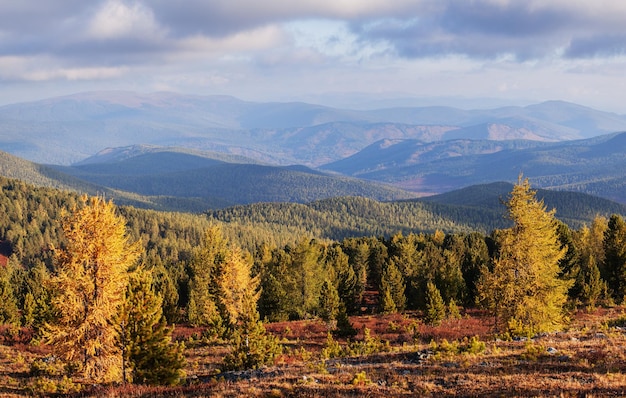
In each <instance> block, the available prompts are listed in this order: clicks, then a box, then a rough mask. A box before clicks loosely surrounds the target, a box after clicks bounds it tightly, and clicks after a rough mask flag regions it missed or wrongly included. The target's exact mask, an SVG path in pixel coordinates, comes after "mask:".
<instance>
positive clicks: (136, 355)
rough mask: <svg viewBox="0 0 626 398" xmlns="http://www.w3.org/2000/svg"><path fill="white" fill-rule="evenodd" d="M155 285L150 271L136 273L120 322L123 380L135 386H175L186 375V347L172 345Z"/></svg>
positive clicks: (133, 275) (118, 321) (132, 279)
mask: <svg viewBox="0 0 626 398" xmlns="http://www.w3.org/2000/svg"><path fill="white" fill-rule="evenodd" d="M152 282H153V281H152V275H151V273H150V272H149V271H146V270H142V269H139V270H137V271H135V272H133V274H132V275H131V277H130V281H129V285H128V289H127V291H126V300H125V302H124V304H123V305H122V308H121V311H120V314H119V317H118V319H117V324H118V328H119V340H118V341H119V345H120V349H121V350H122V352H123V359H124V365H125V366H124V368H123V370H124V373H126V374H125V375H124V376H125V379H130V380H131V381H133V382H134V383H145V384H167V385H174V384H178V383H179V381H180V378H181V377H182V376H183V375H184V373H183V371H182V369H183V367H184V366H185V358H184V356H183V350H184V346H183V345H182V344H179V343H172V338H171V334H172V331H173V328H170V327H168V326H167V323H166V320H165V317H164V316H163V309H162V301H163V300H162V299H161V298H160V297H159V296H157V295H156V294H155V293H154V290H153V288H152Z"/></svg>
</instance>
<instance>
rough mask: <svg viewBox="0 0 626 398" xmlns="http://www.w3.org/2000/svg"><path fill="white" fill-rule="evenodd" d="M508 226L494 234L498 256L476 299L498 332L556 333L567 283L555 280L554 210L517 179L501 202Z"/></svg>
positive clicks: (525, 181)
mask: <svg viewBox="0 0 626 398" xmlns="http://www.w3.org/2000/svg"><path fill="white" fill-rule="evenodd" d="M506 205H507V208H508V215H509V218H510V219H511V220H512V221H513V227H511V228H510V229H507V230H502V231H498V232H497V233H496V234H495V239H496V242H497V243H498V248H499V253H498V255H497V257H496V258H495V260H494V264H493V269H492V270H490V271H487V272H485V273H484V274H483V275H482V277H481V281H480V283H479V297H480V299H481V301H482V303H483V305H484V306H485V307H487V308H488V309H489V310H490V311H491V313H492V314H493V315H494V319H495V320H496V325H497V326H498V328H499V329H500V330H508V331H509V332H512V333H514V334H526V333H536V332H543V331H551V330H555V329H558V328H559V327H560V326H562V324H563V322H564V321H565V317H564V314H563V306H564V304H565V302H566V300H567V291H568V289H569V287H570V286H571V281H567V280H562V279H560V278H559V272H560V268H559V261H560V260H561V258H563V256H564V255H565V251H566V250H567V248H561V245H560V242H559V239H558V234H557V223H556V219H555V217H554V213H555V211H554V210H551V211H548V210H547V209H546V206H545V205H544V203H543V201H539V200H537V198H536V197H535V191H533V190H532V189H531V188H530V183H529V182H528V179H522V177H521V176H520V177H519V181H518V183H517V184H516V185H515V186H514V188H513V191H512V192H511V194H510V197H509V200H508V202H507V203H506Z"/></svg>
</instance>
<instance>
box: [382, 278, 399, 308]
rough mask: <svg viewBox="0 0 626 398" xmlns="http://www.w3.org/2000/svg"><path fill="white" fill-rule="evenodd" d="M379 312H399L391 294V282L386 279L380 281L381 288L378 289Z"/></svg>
mask: <svg viewBox="0 0 626 398" xmlns="http://www.w3.org/2000/svg"><path fill="white" fill-rule="evenodd" d="M378 312H380V313H382V314H395V313H396V312H398V308H397V307H396V303H395V301H394V300H393V297H392V296H391V288H390V287H389V283H388V282H387V281H386V280H384V279H383V280H382V281H381V283H380V289H378Z"/></svg>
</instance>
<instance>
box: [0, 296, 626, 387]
mask: <svg viewBox="0 0 626 398" xmlns="http://www.w3.org/2000/svg"><path fill="white" fill-rule="evenodd" d="M620 317H621V318H620ZM617 319H621V321H622V322H624V320H625V319H626V317H625V316H624V315H623V309H621V308H613V309H603V310H597V311H595V312H593V313H585V312H580V313H578V314H577V315H576V317H575V318H574V319H573V321H572V323H571V325H570V327H569V329H568V330H566V331H564V332H559V333H551V334H545V335H541V336H535V337H534V338H533V339H521V340H510V339H502V338H501V339H497V338H495V337H494V336H493V335H492V334H491V333H490V324H491V319H490V318H488V317H485V316H484V315H483V314H482V313H480V312H472V313H470V314H465V316H464V317H463V318H462V319H459V320H448V321H445V322H444V323H443V324H442V325H441V326H439V327H429V326H426V325H424V324H423V323H421V322H420V321H419V319H418V318H417V317H416V316H414V314H406V315H387V316H382V315H381V316H361V317H355V318H352V321H353V324H354V326H355V327H356V328H357V329H358V330H359V334H358V335H357V336H356V337H354V338H353V339H351V341H348V340H346V339H336V340H332V341H331V343H334V344H335V345H334V348H335V352H334V354H333V350H332V347H331V348H329V342H328V340H327V339H328V337H327V328H326V325H325V324H323V323H321V322H319V321H298V322H281V323H274V324H270V325H268V326H267V327H268V330H270V331H271V332H272V333H274V334H276V335H278V336H280V337H281V338H282V339H283V342H284V343H285V346H286V347H287V349H286V352H285V354H284V355H283V356H282V357H281V359H280V361H279V363H278V364H277V365H276V366H273V367H267V368H263V369H259V370H250V371H240V372H227V373H219V370H218V366H219V364H220V360H221V358H222V357H223V355H224V354H225V352H226V350H227V347H225V346H224V345H219V344H217V345H207V344H204V343H203V342H202V339H201V338H200V336H201V334H202V330H201V329H191V328H182V327H180V328H178V329H177V331H176V337H177V338H178V339H180V340H184V341H186V343H187V346H188V348H187V351H186V354H187V369H186V371H187V374H188V380H187V382H186V384H185V385H183V386H179V387H170V388H166V387H146V386H107V387H91V386H80V380H77V379H73V380H70V379H68V378H64V377H63V374H64V369H62V368H61V366H60V365H59V364H57V363H55V361H54V360H53V359H51V356H50V354H49V352H48V351H47V350H46V347H44V346H37V345H35V344H32V343H29V339H30V337H31V336H29V334H28V330H26V329H22V330H18V329H12V328H6V327H5V328H4V329H2V333H1V334H2V336H3V341H2V345H0V395H1V396H31V395H45V394H46V393H53V392H56V393H57V394H60V395H75V396H128V397H153V396H154V397H155V396H172V397H178V396H192V397H204V396H209V397H230V396H252V397H283V396H284V397H287V396H297V397H318V396H324V397H338V396H354V397H362V396H363V397H396V396H413V395H419V396H565V397H568V396H588V397H599V396H618V395H623V394H624V392H625V391H626V329H623V328H622V327H620V325H621V323H620V322H619V321H618V322H616V321H615V320H617ZM625 323H626V322H625ZM366 329H368V330H370V337H369V340H368V341H369V344H366V343H367V342H364V340H365V335H364V332H365V330H366ZM474 336H477V337H474ZM472 337H473V338H472ZM337 343H338V345H337ZM337 347H341V348H343V349H344V352H343V353H341V354H339V352H338V351H337ZM345 347H352V349H353V351H354V352H357V351H358V350H361V352H371V353H368V354H363V355H354V354H353V355H350V354H346V352H345ZM325 349H326V350H325ZM329 353H330V354H329ZM337 354H339V356H338V357H335V356H334V355H337ZM79 389H80V392H77V391H78V390H79ZM50 395H54V394H50Z"/></svg>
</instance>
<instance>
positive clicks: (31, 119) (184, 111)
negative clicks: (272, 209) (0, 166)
mask: <svg viewBox="0 0 626 398" xmlns="http://www.w3.org/2000/svg"><path fill="white" fill-rule="evenodd" d="M616 131H626V116H624V115H617V114H614V113H609V112H601V111H598V110H594V109H591V108H587V107H583V106H580V105H576V104H571V103H566V102H561V101H549V102H544V103H541V104H536V105H531V106H526V107H517V106H509V107H503V108H496V109H491V110H462V109H456V108H451V107H442V106H439V107H410V108H387V109H377V110H370V111H363V110H349V109H338V108H332V107H327V106H322V105H315V104H306V103H297V102H294V103H258V102H250V101H242V100H239V99H237V98H234V97H228V96H193V95H181V94H173V93H163V92H160V93H152V94H137V93H132V92H122V91H112V92H92V93H81V94H76V95H71V96H65V97H58V98H51V99H47V100H42V101H36V102H29V103H20V104H12V105H6V106H2V107H0V149H2V150H4V151H6V152H9V153H11V154H14V155H16V156H19V157H22V158H25V159H28V160H31V161H34V162H36V163H46V164H61V165H68V164H72V163H76V162H79V161H82V160H84V159H85V158H88V157H90V156H92V155H94V154H95V153H97V152H99V151H101V150H102V149H103V148H115V147H126V146H130V145H138V144H144V145H156V146H177V147H185V148H192V149H197V150H202V151H216V152H223V153H228V154H234V155H242V156H245V157H248V158H252V159H255V160H256V161H261V162H267V163H272V164H277V165H287V164H294V163H302V164H304V165H307V166H319V165H322V164H326V163H331V162H334V161H338V160H340V159H343V158H345V157H347V156H350V155H353V154H355V153H357V152H358V151H360V150H362V149H364V148H366V147H367V146H368V145H371V144H373V143H374V142H376V141H379V140H382V139H415V140H420V141H425V142H432V141H441V140H448V139H459V138H462V139H488V140H510V139H532V140H538V141H547V142H550V141H563V140H572V139H582V138H590V137H593V136H597V135H602V134H607V133H612V132H616Z"/></svg>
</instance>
